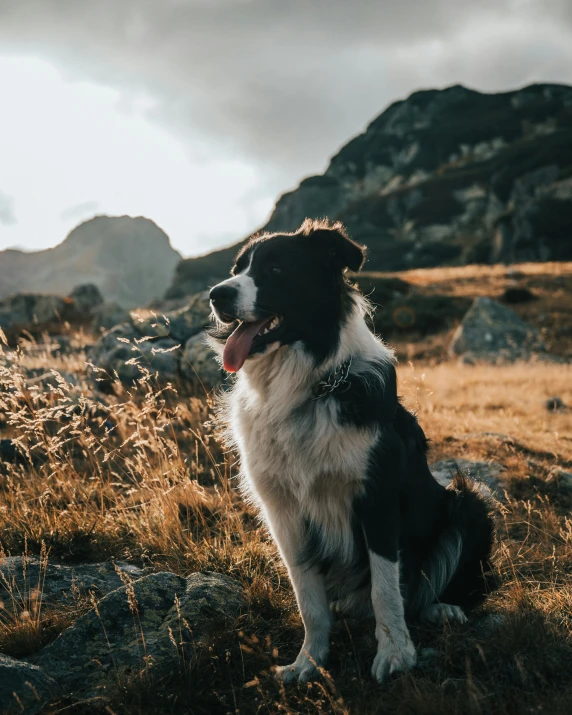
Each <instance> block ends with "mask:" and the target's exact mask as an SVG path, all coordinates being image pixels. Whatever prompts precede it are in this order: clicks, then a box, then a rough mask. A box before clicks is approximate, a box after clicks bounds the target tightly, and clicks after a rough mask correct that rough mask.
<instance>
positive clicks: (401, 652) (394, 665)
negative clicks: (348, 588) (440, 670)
mask: <svg viewBox="0 0 572 715" xmlns="http://www.w3.org/2000/svg"><path fill="white" fill-rule="evenodd" d="M356 511H357V516H358V519H359V520H360V523H361V526H362V529H363V533H364V536H365V539H366V544H367V549H368V556H369V564H370V572H371V601H372V606H373V612H374V614H375V635H376V638H377V655H376V656H375V659H374V661H373V666H372V669H371V672H372V675H373V677H374V678H375V679H376V680H377V681H378V682H380V683H381V682H383V681H384V680H385V679H386V678H387V677H388V676H389V675H391V674H392V673H398V672H400V671H402V670H409V669H411V668H413V666H414V665H415V662H416V660H417V655H416V652H415V646H414V645H413V642H412V640H411V637H410V635H409V630H408V628H407V625H406V623H405V613H404V611H405V609H404V605H403V596H402V594H401V589H400V585H399V559H398V546H397V544H398V514H397V501H396V499H395V495H394V494H392V490H391V489H388V490H387V491H386V490H385V489H384V488H383V483H381V485H380V488H379V489H378V490H377V493H370V494H369V495H367V496H366V497H365V498H364V499H363V500H361V502H360V503H359V504H358V508H357V510H356Z"/></svg>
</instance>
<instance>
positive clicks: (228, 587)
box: [30, 572, 245, 697]
mask: <svg viewBox="0 0 572 715" xmlns="http://www.w3.org/2000/svg"><path fill="white" fill-rule="evenodd" d="M244 607H245V600H244V596H243V591H242V587H241V586H240V585H239V584H238V583H237V582H236V581H234V580H233V579H231V578H229V577H228V576H224V575H221V574H216V573H194V574H192V575H190V576H189V577H187V578H183V577H181V576H177V575H175V574H174V573H169V572H161V573H154V574H149V575H147V576H144V577H143V578H140V579H138V580H137V581H134V582H133V583H131V584H128V585H127V586H122V587H121V588H119V589H117V590H116V591H113V592H112V593H109V594H108V595H107V596H105V597H104V598H103V599H101V601H99V603H98V606H97V609H93V610H91V611H89V612H88V613H86V614H84V615H83V616H80V618H78V619H77V621H76V622H75V623H74V624H73V625H72V626H70V627H69V628H67V629H66V630H65V631H63V633H61V634H60V635H59V636H58V637H57V638H56V640H55V641H53V642H52V643H50V644H48V645H47V646H45V647H44V648H43V649H42V650H41V651H40V652H39V653H37V654H36V655H34V656H32V658H30V661H32V662H34V663H35V664H36V665H38V666H40V667H41V668H43V669H44V670H45V672H46V673H48V674H49V675H50V676H51V677H53V678H54V680H56V681H57V682H58V684H59V685H60V686H62V687H63V688H65V692H66V693H68V694H70V695H76V696H77V695H81V697H95V696H98V695H103V694H104V693H105V690H106V688H108V687H109V686H110V685H111V684H112V683H115V682H117V680H123V681H124V680H125V679H126V678H129V677H134V678H136V677H138V674H139V673H141V672H145V673H146V674H148V675H150V676H157V677H161V676H166V675H169V674H171V673H175V672H182V671H184V670H185V668H186V666H187V664H188V663H189V662H190V661H191V659H192V658H193V656H194V655H195V654H196V652H197V648H199V647H201V646H206V645H207V644H208V642H209V640H210V637H211V636H212V635H213V634H214V633H215V632H216V631H219V630H220V629H224V628H229V627H232V626H233V623H234V621H235V619H236V618H237V617H238V616H239V614H240V612H241V610H242V609H243V608H244Z"/></svg>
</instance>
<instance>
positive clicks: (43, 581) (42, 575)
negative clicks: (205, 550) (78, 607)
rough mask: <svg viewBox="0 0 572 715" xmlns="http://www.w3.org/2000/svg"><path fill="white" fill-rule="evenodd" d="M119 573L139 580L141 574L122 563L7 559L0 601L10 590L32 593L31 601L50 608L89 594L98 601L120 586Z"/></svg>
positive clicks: (0, 571)
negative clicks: (49, 605)
mask: <svg viewBox="0 0 572 715" xmlns="http://www.w3.org/2000/svg"><path fill="white" fill-rule="evenodd" d="M120 573H121V574H127V575H128V576H129V577H130V578H139V577H141V576H143V574H144V571H142V570H141V569H140V568H137V566H133V565H132V564H127V563H123V562H118V563H115V564H114V563H111V562H110V561H105V562H102V563H97V564H74V565H67V564H58V563H54V562H52V561H48V562H47V564H46V563H44V564H42V563H41V562H40V559H38V558H36V557H35V556H9V557H7V558H5V559H4V560H3V561H2V563H1V564H0V600H5V598H6V595H5V593H3V592H6V591H10V590H11V591H13V592H15V593H19V594H22V595H28V596H29V595H30V594H32V592H33V594H34V598H35V599H37V600H41V601H42V602H43V603H45V604H51V605H54V604H56V603H59V602H68V603H69V602H72V601H73V600H74V598H76V596H77V595H86V594H88V593H89V592H91V591H92V592H94V593H95V595H96V596H97V597H98V598H99V597H101V596H104V595H105V594H107V593H109V592H110V591H115V590H116V589H118V588H120V587H121V586H122V585H123V581H122V580H121V576H120V575H119V574H120Z"/></svg>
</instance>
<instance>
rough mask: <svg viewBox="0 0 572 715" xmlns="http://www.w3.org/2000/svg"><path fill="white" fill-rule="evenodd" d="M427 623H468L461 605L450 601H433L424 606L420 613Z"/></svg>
mask: <svg viewBox="0 0 572 715" xmlns="http://www.w3.org/2000/svg"><path fill="white" fill-rule="evenodd" d="M419 615H420V618H421V620H422V621H425V623H438V624H442V623H455V622H456V623H466V622H467V616H465V614H464V613H463V609H462V608H461V607H460V606H451V605H450V604H448V603H433V604H431V605H430V606H427V608H424V609H423V610H422V611H421V613H420V614H419Z"/></svg>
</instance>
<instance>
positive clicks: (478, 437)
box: [0, 348, 572, 715]
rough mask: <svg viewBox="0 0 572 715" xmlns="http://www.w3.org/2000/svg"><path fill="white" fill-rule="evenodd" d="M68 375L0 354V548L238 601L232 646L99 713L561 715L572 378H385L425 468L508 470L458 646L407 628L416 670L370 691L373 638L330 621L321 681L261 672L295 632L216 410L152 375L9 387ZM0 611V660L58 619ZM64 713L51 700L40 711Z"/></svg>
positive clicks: (527, 373)
mask: <svg viewBox="0 0 572 715" xmlns="http://www.w3.org/2000/svg"><path fill="white" fill-rule="evenodd" d="M2 357H4V367H2V366H1V365H2V360H1V358H2ZM81 363H82V358H81V357H80V356H77V355H76V357H74V358H73V359H71V360H67V359H57V360H56V359H54V357H53V356H52V355H51V353H50V352H49V351H44V352H43V353H42V351H41V350H38V349H36V348H34V349H33V350H31V352H30V354H26V353H25V352H23V353H20V354H8V351H7V349H6V350H5V351H4V355H3V356H2V355H0V430H2V433H1V434H2V436H3V437H4V436H11V437H13V438H16V439H17V440H18V443H19V444H20V446H21V450H22V455H23V456H22V458H21V461H20V463H15V464H0V535H1V536H0V540H1V542H2V546H3V548H4V549H5V550H6V551H7V552H10V553H12V554H19V553H22V552H23V551H24V550H26V549H28V550H30V551H31V552H32V553H36V554H40V552H41V550H42V548H45V550H46V554H47V557H48V558H50V559H54V560H64V561H67V562H87V561H98V560H104V559H118V560H119V559H121V560H128V561H131V562H133V563H136V564H138V565H145V566H149V567H151V568H153V569H156V570H162V569H169V570H172V571H174V572H176V573H179V574H182V575H187V574H189V573H191V572H192V571H195V570H215V571H220V572H223V573H226V574H229V575H231V576H232V577H234V578H236V579H237V580H238V581H239V582H240V583H241V584H242V585H243V586H244V588H245V592H246V596H247V599H248V602H249V607H248V610H247V612H246V613H245V614H244V616H243V617H242V619H241V621H240V622H239V623H237V625H236V628H235V629H234V630H231V631H229V632H227V633H226V634H223V635H222V636H217V637H216V639H215V640H214V641H213V643H212V647H211V649H210V650H206V651H205V652H204V653H203V654H202V656H201V657H200V659H199V660H198V662H196V663H194V664H193V667H192V669H191V670H190V672H186V673H183V674H179V675H173V677H172V678H170V679H169V680H167V681H163V682H161V683H154V682H153V681H152V680H151V681H150V682H148V683H147V685H145V683H142V681H141V680H140V679H138V678H134V680H133V682H131V683H123V684H122V685H121V687H118V689H117V691H116V692H115V695H114V697H113V699H112V702H111V703H110V705H109V707H110V708H111V711H112V712H116V713H118V714H119V713H148V712H153V713H158V714H159V713H188V712H193V713H227V712H239V713H255V712H256V713H258V712H265V713H275V712H283V713H299V712H304V713H306V712H307V713H346V712H349V713H356V714H357V713H360V715H361V713H366V714H367V713H380V712H384V713H400V714H401V713H419V714H421V713H458V714H459V715H461V714H464V713H493V712H494V713H501V714H504V713H506V714H508V713H523V712H531V713H532V712H540V711H542V712H543V713H568V712H570V711H572V520H571V518H570V509H571V507H572V499H571V498H570V494H569V493H568V492H566V491H565V490H564V489H563V488H562V486H561V485H560V484H559V482H558V480H557V479H556V478H553V477H554V474H555V472H554V469H555V468H556V467H560V468H564V469H566V470H568V471H572V418H571V416H570V415H571V413H570V412H568V413H564V412H563V413H549V412H548V411H547V410H546V409H545V407H544V401H545V400H546V399H547V398H548V397H551V396H553V395H554V394H557V395H559V396H560V397H561V398H562V399H563V400H564V402H567V403H568V404H572V367H570V366H567V365H558V364H546V363H530V364H517V365H512V366H504V367H503V366H499V367H489V366H484V365H476V366H465V365H459V364H457V363H442V364H429V363H424V362H419V361H417V362H413V363H412V364H407V363H404V364H402V365H401V366H400V367H399V385H400V393H401V394H402V395H403V396H404V399H405V402H406V404H407V405H408V406H410V407H412V408H413V409H415V410H416V411H417V412H418V414H419V417H420V421H421V424H422V426H423V427H424V429H425V430H426V432H427V435H428V436H429V437H430V438H431V440H432V446H431V459H432V460H435V459H440V458H443V457H454V458H462V457H464V458H469V459H483V460H494V461H497V462H500V463H501V464H503V466H504V467H505V473H504V474H505V478H506V484H507V488H508V492H509V500H508V502H507V503H506V504H504V505H502V506H499V517H498V524H499V545H498V549H497V554H496V568H497V571H498V574H499V577H500V579H501V583H502V585H501V588H500V590H499V591H498V592H497V593H495V594H494V595H493V596H491V598H490V599H489V600H488V602H487V603H486V604H485V606H484V608H483V609H482V610H481V611H480V612H478V613H476V614H474V615H473V617H472V619H471V621H470V623H469V625H468V626H467V627H466V628H461V627H450V628H444V629H435V628H428V627H421V626H415V627H414V628H413V637H414V640H415V642H416V643H417V645H418V648H419V651H420V653H421V654H422V661H423V663H424V664H423V666H422V667H421V668H420V669H418V670H417V671H415V672H414V673H411V674H406V675H402V676H399V677H397V678H395V679H393V680H392V681H391V682H389V683H388V684H387V685H385V686H383V687H380V686H378V685H377V684H375V683H374V682H373V681H372V680H371V678H370V676H369V668H370V665H371V661H372V659H373V655H374V653H375V643H374V638H373V628H372V626H371V624H360V623H354V622H350V621H347V622H346V621H340V622H338V623H337V624H336V626H335V628H334V632H333V651H332V659H331V663H330V667H329V671H328V672H327V673H324V677H323V678H322V680H320V681H319V682H317V683H314V684H309V685H304V686H293V687H288V688H284V687H282V686H281V685H279V684H277V683H276V682H275V681H274V679H273V677H272V668H273V667H274V665H276V664H277V663H284V662H287V661H289V660H290V659H292V658H293V657H294V656H295V654H296V651H297V649H298V648H299V645H300V643H301V642H302V626H301V623H300V619H299V615H298V613H297V609H296V605H295V602H294V598H293V595H292V591H291V588H290V586H289V583H288V579H287V577H286V574H285V571H284V568H283V566H282V564H281V563H280V560H279V559H278V557H277V554H276V551H275V549H274V547H273V545H272V544H271V543H270V541H269V539H268V537H267V535H266V533H265V531H264V529H263V528H262V527H261V526H260V524H259V522H258V521H257V519H256V515H255V514H254V513H253V511H252V509H251V508H250V507H248V506H247V505H245V504H244V503H243V502H242V501H241V499H240V498H239V496H238V495H237V492H236V489H235V483H234V481H233V477H234V475H235V473H236V466H235V458H234V456H233V455H231V454H224V453H223V452H222V451H221V448H220V446H219V445H218V444H217V442H216V440H215V438H214V435H213V433H212V429H211V427H210V426H209V424H208V423H209V421H210V419H211V413H212V402H211V401H210V400H209V399H206V398H205V397H194V398H182V397H180V396H179V395H178V394H177V393H176V391H175V390H174V389H173V387H171V386H168V387H166V388H163V389H161V390H160V389H158V388H157V387H156V386H155V385H154V384H153V381H152V379H151V377H150V376H149V375H143V376H142V379H141V382H140V384H139V385H138V386H137V388H134V389H133V390H126V389H124V388H121V387H120V386H119V385H117V386H116V388H117V389H116V394H115V395H111V396H109V395H106V396H105V397H103V396H101V397H98V396H97V394H94V393H93V392H92V391H91V390H90V389H89V388H88V383H87V380H86V378H85V376H83V377H81V379H80V380H79V387H78V386H74V385H70V384H67V383H66V382H65V380H60V381H59V382H58V384H57V385H55V386H52V387H49V388H42V387H41V386H40V385H36V386H33V387H32V389H28V388H27V387H26V384H25V381H24V379H23V377H22V375H23V372H24V368H25V367H30V366H33V367H42V366H45V367H46V369H47V368H48V367H50V368H51V367H54V366H56V367H58V368H59V369H60V370H70V371H75V372H78V371H79V372H81V371H83V367H81ZM43 545H44V546H43ZM10 593H12V596H10ZM2 600H3V602H4V611H2V619H1V623H0V650H2V651H4V652H8V653H12V654H14V655H22V654H23V653H28V652H30V651H32V650H34V649H37V648H39V647H40V646H41V645H43V643H45V642H46V639H47V638H52V637H54V636H55V635H56V634H57V632H58V630H61V629H62V628H64V627H66V626H67V624H68V623H69V614H66V613H65V612H64V611H62V612H61V614H59V615H60V618H59V620H58V614H54V613H51V614H49V617H50V619H51V620H50V621H49V623H48V622H46V621H44V620H42V618H43V616H42V614H41V613H40V614H39V615H38V618H36V620H35V623H34V627H33V628H32V629H31V631H30V629H28V631H26V628H25V627H24V626H23V625H22V623H23V621H26V620H27V617H25V618H24V619H22V617H21V613H22V611H26V610H27V611H28V612H30V613H31V609H30V604H31V602H30V597H29V595H28V597H24V598H23V599H22V598H20V599H19V598H18V596H17V594H14V592H13V589H12V592H10V589H7V592H6V595H5V597H3V598H2ZM32 601H33V599H32ZM32 605H33V603H32ZM495 618H496V619H497V621H495ZM483 619H484V620H483ZM487 619H488V620H487ZM487 624H488V625H487ZM30 627H31V626H30ZM142 667H143V665H142ZM146 682H147V681H146ZM70 704H71V703H69V702H68V701H66V700H65V698H64V699H63V700H62V701H59V702H56V703H53V704H52V705H51V706H50V707H51V711H55V712H57V711H58V710H59V709H62V708H65V707H68V706H69V705H70ZM102 707H103V706H102ZM94 708H95V705H94V704H93V703H90V704H87V705H85V706H84V710H81V707H79V706H74V710H73V711H74V712H86V713H88V712H94ZM102 711H104V710H102ZM107 712H110V710H107Z"/></svg>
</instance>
